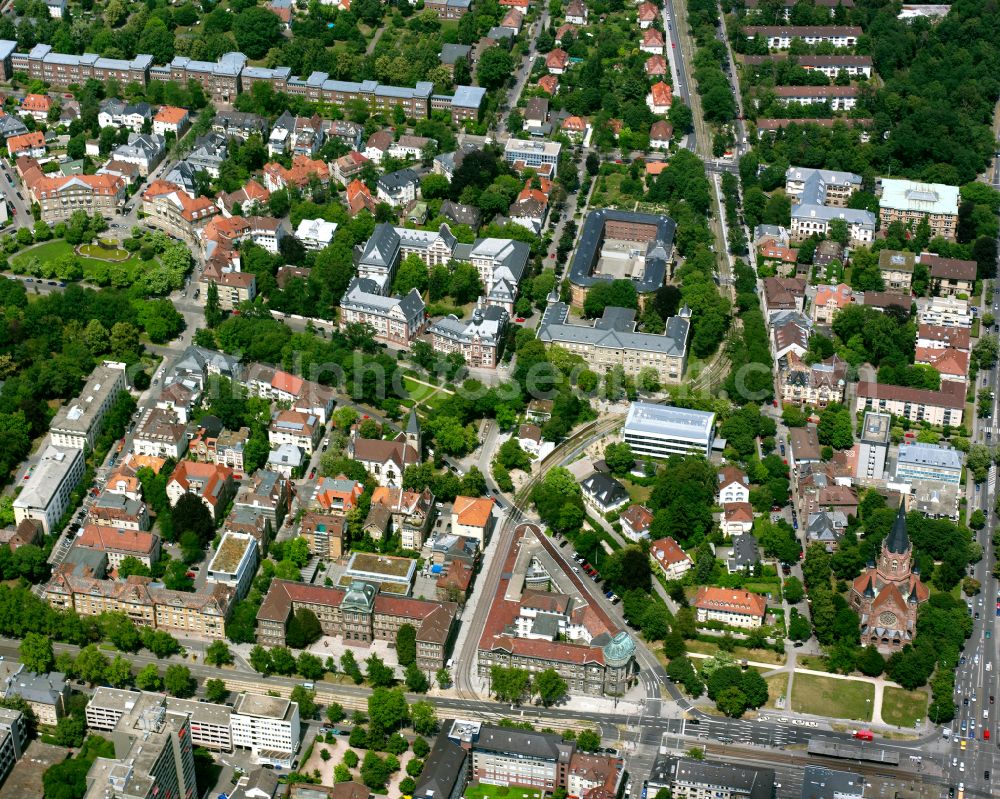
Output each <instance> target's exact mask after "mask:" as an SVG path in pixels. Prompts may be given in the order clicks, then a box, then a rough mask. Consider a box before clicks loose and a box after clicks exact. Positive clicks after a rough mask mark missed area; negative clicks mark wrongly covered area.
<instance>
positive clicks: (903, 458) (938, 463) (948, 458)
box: [899, 443, 962, 471]
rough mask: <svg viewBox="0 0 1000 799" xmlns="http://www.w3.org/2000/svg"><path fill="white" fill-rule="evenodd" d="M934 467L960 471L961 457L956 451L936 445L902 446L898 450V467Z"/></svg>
mask: <svg viewBox="0 0 1000 799" xmlns="http://www.w3.org/2000/svg"><path fill="white" fill-rule="evenodd" d="M903 464H909V465H913V466H935V467H937V468H941V469H956V470H958V471H961V469H962V456H961V455H959V454H958V450H956V449H947V448H945V447H939V446H937V445H936V444H919V443H918V444H903V445H902V446H901V447H900V448H899V465H900V466H902V465H903Z"/></svg>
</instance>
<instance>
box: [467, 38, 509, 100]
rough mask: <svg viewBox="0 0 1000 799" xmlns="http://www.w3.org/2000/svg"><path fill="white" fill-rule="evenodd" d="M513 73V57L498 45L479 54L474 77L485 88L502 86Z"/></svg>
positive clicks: (491, 88) (490, 88)
mask: <svg viewBox="0 0 1000 799" xmlns="http://www.w3.org/2000/svg"><path fill="white" fill-rule="evenodd" d="M513 73H514V59H513V57H512V56H511V54H510V53H509V52H508V51H507V50H505V49H504V48H503V47H500V46H499V45H497V46H494V47H490V48H489V49H487V50H485V51H484V52H483V54H482V56H480V59H479V65H478V66H477V67H476V78H477V79H478V81H479V85H480V86H482V87H483V88H485V89H487V90H493V89H498V88H500V87H501V86H503V85H504V84H505V83H506V82H507V81H508V80H510V77H511V75H512V74H513Z"/></svg>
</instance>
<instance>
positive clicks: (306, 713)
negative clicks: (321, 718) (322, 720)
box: [290, 685, 318, 719]
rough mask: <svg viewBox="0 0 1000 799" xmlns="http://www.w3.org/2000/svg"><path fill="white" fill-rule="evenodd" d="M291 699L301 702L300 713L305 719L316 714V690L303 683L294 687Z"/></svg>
mask: <svg viewBox="0 0 1000 799" xmlns="http://www.w3.org/2000/svg"><path fill="white" fill-rule="evenodd" d="M290 699H291V700H292V701H293V702H298V703H299V714H300V715H301V717H302V718H303V719H311V718H312V717H313V716H315V715H316V710H317V709H318V708H317V705H316V692H315V691H310V690H308V689H307V688H306V687H305V686H303V685H296V686H295V687H294V688H292V693H291V696H290Z"/></svg>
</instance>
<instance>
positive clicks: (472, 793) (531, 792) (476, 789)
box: [465, 784, 542, 799]
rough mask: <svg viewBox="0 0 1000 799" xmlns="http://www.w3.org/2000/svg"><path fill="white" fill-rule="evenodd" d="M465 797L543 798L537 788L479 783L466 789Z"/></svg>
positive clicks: (484, 798)
mask: <svg viewBox="0 0 1000 799" xmlns="http://www.w3.org/2000/svg"><path fill="white" fill-rule="evenodd" d="M465 799H542V792H541V791H539V790H538V789H536V788H520V787H517V786H506V785H486V784H479V785H471V786H469V787H468V788H466V789H465Z"/></svg>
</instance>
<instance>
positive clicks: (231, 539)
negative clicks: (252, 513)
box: [208, 532, 257, 573]
mask: <svg viewBox="0 0 1000 799" xmlns="http://www.w3.org/2000/svg"><path fill="white" fill-rule="evenodd" d="M256 545H257V542H256V539H255V538H254V537H253V536H252V535H247V534H246V533H233V532H228V533H226V534H225V535H223V536H222V541H221V542H220V543H219V548H218V549H217V550H216V551H215V556H214V557H213V558H212V562H211V563H209V564H208V570H209V571H210V572H227V573H235V572H236V570H237V568H239V565H240V563H242V562H243V558H244V557H245V556H246V554H247V550H248V549H250V547H251V546H256Z"/></svg>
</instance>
